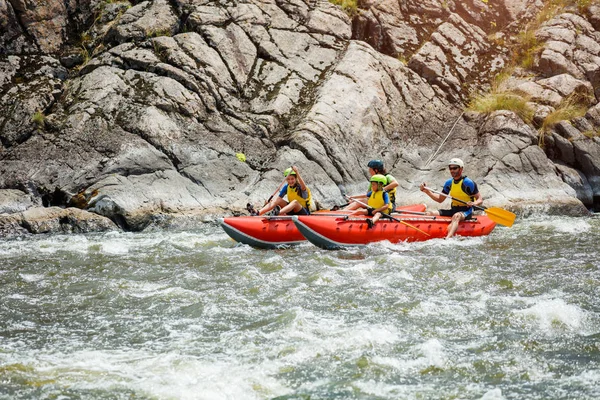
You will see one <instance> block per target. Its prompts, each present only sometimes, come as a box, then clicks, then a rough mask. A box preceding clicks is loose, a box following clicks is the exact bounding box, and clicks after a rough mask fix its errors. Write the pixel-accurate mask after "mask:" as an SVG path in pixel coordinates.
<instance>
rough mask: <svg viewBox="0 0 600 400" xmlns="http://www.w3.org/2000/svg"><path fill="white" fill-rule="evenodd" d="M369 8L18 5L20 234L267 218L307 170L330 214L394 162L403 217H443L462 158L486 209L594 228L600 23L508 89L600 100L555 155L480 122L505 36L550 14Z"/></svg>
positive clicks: (14, 25) (519, 130) (2, 150)
mask: <svg viewBox="0 0 600 400" xmlns="http://www.w3.org/2000/svg"><path fill="white" fill-rule="evenodd" d="M361 7H362V9H361V11H360V12H359V13H358V15H356V16H354V17H352V18H350V17H349V16H348V15H346V14H345V13H344V12H343V11H342V10H341V9H340V8H338V7H337V6H335V5H333V4H331V3H329V2H327V1H322V0H285V1H283V0H241V1H235V2H234V1H227V0H219V1H209V0H170V1H169V0H147V1H132V2H128V1H117V2H106V1H103V0H52V1H49V2H47V3H46V4H45V5H43V6H36V7H30V4H29V2H28V0H0V27H1V28H2V30H1V32H0V111H1V112H0V143H1V145H0V189H1V190H7V191H6V192H5V194H4V195H0V210H4V211H2V212H4V213H6V215H4V216H3V217H2V218H3V219H2V221H4V222H2V224H3V226H4V228H2V229H3V230H2V229H0V231H2V232H9V231H10V230H11V229H12V231H14V232H17V233H18V232H22V231H23V230H26V231H28V232H53V231H61V232H62V231H77V230H78V229H81V230H82V231H89V230H104V229H113V228H115V227H116V226H119V227H121V228H123V229H128V230H143V229H145V228H147V227H149V226H156V225H158V226H168V227H174V226H178V225H177V224H178V223H177V221H182V222H181V224H180V226H190V225H191V224H193V223H195V222H197V221H202V220H209V219H212V218H213V217H214V216H215V215H219V214H223V213H231V212H237V211H239V210H242V209H244V208H245V205H246V203H247V202H252V203H255V204H258V203H262V202H264V200H265V199H266V198H268V197H269V195H270V194H271V193H272V192H273V190H274V189H275V188H276V187H277V186H278V185H279V183H280V182H281V179H282V171H283V170H284V169H285V168H287V167H289V166H290V165H298V166H299V168H300V169H301V171H302V173H303V176H304V177H305V179H306V181H307V183H308V185H309V186H310V187H311V189H312V191H313V195H314V197H315V198H316V200H317V201H318V202H319V203H320V204H321V205H323V206H325V207H327V206H331V205H333V204H335V203H338V204H339V203H343V202H345V201H344V200H343V198H342V196H341V190H340V187H342V188H345V189H347V190H348V191H350V192H352V191H362V190H364V182H365V179H366V178H367V175H368V173H367V171H366V167H365V165H366V163H367V162H368V161H369V160H370V159H374V158H381V159H383V160H384V161H385V163H386V166H387V167H388V170H390V171H391V172H392V173H393V174H394V175H395V176H396V178H398V180H399V182H400V187H401V191H400V194H399V202H400V203H403V204H406V203H412V202H423V201H425V200H426V197H424V196H423V195H422V193H420V192H419V191H418V189H417V188H418V185H419V183H420V182H422V181H426V182H429V183H430V184H432V185H436V186H437V185H441V184H442V183H443V181H444V180H445V179H447V171H446V169H445V162H446V160H447V159H449V158H451V157H461V158H463V159H464V160H465V161H466V164H467V167H466V171H465V172H466V174H467V175H469V176H470V177H472V178H473V179H474V180H475V181H476V182H478V184H479V186H480V187H481V190H482V193H483V194H484V198H485V199H486V204H493V205H500V206H505V207H509V208H513V209H523V210H539V211H545V212H568V213H571V214H577V213H583V212H585V206H587V207H591V206H592V205H593V204H594V201H595V199H596V198H600V178H599V176H600V147H598V146H600V143H599V141H600V139H598V138H597V137H593V138H592V137H588V136H590V135H587V134H584V133H589V132H592V131H594V130H595V129H598V128H600V111H599V109H598V108H597V106H596V103H597V101H596V96H597V94H598V90H599V87H600V69H599V68H600V45H598V43H599V39H600V32H598V31H596V28H595V26H596V25H598V23H597V21H599V20H600V17H598V18H596V17H595V15H600V12H597V11H594V10H595V9H594V8H593V7H590V11H589V12H588V13H587V14H586V15H578V14H573V13H571V12H565V13H563V14H560V15H558V16H557V17H555V18H553V19H552V20H551V21H548V22H547V23H546V24H544V25H543V26H542V27H541V28H540V29H539V30H538V32H537V33H536V35H537V37H538V38H539V40H540V41H541V42H543V43H544V48H543V50H541V52H540V54H539V57H538V58H537V60H536V63H535V65H534V67H533V69H534V71H535V73H536V75H535V77H533V78H532V77H531V76H528V75H527V74H525V73H522V74H515V76H514V77H512V78H511V79H510V80H509V81H507V86H510V87H509V89H510V90H519V91H521V92H525V93H527V94H528V95H529V96H530V100H531V101H532V102H533V103H534V104H535V106H536V107H537V108H536V110H537V111H536V112H538V114H539V115H542V114H540V113H543V112H545V113H546V114H548V113H550V112H552V110H554V109H555V108H556V107H558V106H559V105H560V104H561V101H563V99H565V98H568V97H569V96H571V95H572V94H573V93H584V94H585V95H586V96H588V97H589V98H590V99H591V100H590V103H589V106H590V109H589V111H588V114H587V115H586V116H585V117H583V118H581V120H580V121H579V122H578V123H572V124H569V123H566V122H565V123H564V124H563V125H568V126H569V128H566V127H562V128H561V125H557V126H556V127H555V128H553V131H552V132H551V133H550V134H549V135H548V137H547V143H548V146H547V147H546V148H545V149H542V148H540V147H539V146H538V133H537V131H536V129H535V127H533V126H531V125H528V124H527V123H525V122H523V121H522V120H521V119H520V118H519V117H517V116H516V115H515V114H514V113H512V112H508V111H497V112H495V113H493V114H490V115H487V116H469V115H466V116H465V117H463V116H461V114H462V111H463V109H464V106H465V104H466V102H467V101H468V99H469V96H470V95H471V94H472V93H473V92H474V91H477V90H485V89H486V88H488V87H489V84H490V80H491V79H492V78H493V75H494V73H495V72H498V71H501V70H502V69H503V68H504V67H505V66H506V64H507V62H508V61H509V54H510V53H509V51H508V45H504V46H503V45H501V44H499V41H498V40H491V39H490V37H491V35H492V34H497V32H502V31H503V30H505V31H506V32H514V31H517V30H518V29H519V27H520V26H522V25H520V24H523V23H524V21H526V20H527V19H528V18H531V17H532V15H534V14H535V12H537V11H538V10H539V7H540V4H539V1H538V2H536V1H531V0H504V1H500V2H494V3H493V4H492V2H490V3H489V4H488V3H483V2H481V1H476V0H469V1H466V2H453V1H444V2H442V1H438V0H426V1H419V2H417V1H413V0H408V1H389V0H381V1H379V0H370V1H365V2H363V3H361ZM490 21H493V24H491V22H490ZM492 31H493V32H492ZM507 34H508V33H507ZM544 107H545V108H544ZM455 122H457V124H456V127H455V130H454V132H453V134H452V136H450V138H449V139H448V141H447V142H446V143H445V145H444V146H443V148H442V150H441V151H440V152H439V153H438V155H437V156H436V157H435V158H434V159H433V160H432V161H431V163H429V165H426V164H427V163H426V161H427V159H428V158H429V157H430V156H431V155H432V154H433V153H434V152H435V150H436V149H437V148H438V146H439V145H440V144H441V142H442V140H443V139H444V138H445V136H446V134H447V133H448V131H449V129H450V128H451V127H452V126H453V124H454V123H455ZM573 130H574V131H573ZM577 133H578V134H577ZM563 139H564V140H563ZM236 153H243V154H244V155H245V156H246V161H245V162H241V161H240V160H239V159H238V158H237V157H236ZM9 191H10V192H9ZM0 193H2V192H1V191H0ZM584 203H585V206H584ZM56 207H59V208H56ZM59 210H63V211H59ZM28 212H30V213H31V214H32V215H31V216H29V214H26V213H28ZM64 213H67V214H64ZM82 213H85V214H82ZM63 214H64V215H63ZM90 215H91V216H95V217H98V218H100V219H98V220H96V219H94V218H92V217H90ZM44 218H45V220H46V221H47V223H46V225H43V223H42V222H39V221H43V220H44ZM103 218H104V219H103ZM78 219H79V220H80V221H92V222H89V223H88V222H85V223H83V222H82V224H80V225H78V224H77V223H76V222H73V221H77V220H78ZM23 221H38V222H35V223H34V222H23ZM60 221H63V222H60ZM69 221H71V222H69ZM107 221H108V222H107ZM11 227H12V228H11Z"/></svg>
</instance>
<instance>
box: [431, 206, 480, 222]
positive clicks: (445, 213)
mask: <svg viewBox="0 0 600 400" xmlns="http://www.w3.org/2000/svg"><path fill="white" fill-rule="evenodd" d="M459 212H461V213H463V214H464V216H465V219H471V218H473V207H469V206H458V207H452V208H451V209H449V210H439V213H440V215H441V216H442V217H451V216H453V215H454V214H456V213H459Z"/></svg>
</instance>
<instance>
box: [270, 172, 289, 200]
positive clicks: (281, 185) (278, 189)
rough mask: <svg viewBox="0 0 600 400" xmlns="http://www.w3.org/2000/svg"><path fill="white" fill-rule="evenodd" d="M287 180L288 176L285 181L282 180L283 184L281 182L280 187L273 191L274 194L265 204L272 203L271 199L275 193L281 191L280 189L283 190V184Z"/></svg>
mask: <svg viewBox="0 0 600 400" xmlns="http://www.w3.org/2000/svg"><path fill="white" fill-rule="evenodd" d="M286 181H287V177H285V178H283V181H282V182H281V184H279V187H278V188H277V190H275V191H274V192H273V194H272V195H271V196H270V197H269V200H267V202H266V203H265V204H267V203H270V202H271V200H272V199H273V196H275V195H276V194H277V192H279V191H280V190H281V188H282V187H283V184H284V183H285V182H286Z"/></svg>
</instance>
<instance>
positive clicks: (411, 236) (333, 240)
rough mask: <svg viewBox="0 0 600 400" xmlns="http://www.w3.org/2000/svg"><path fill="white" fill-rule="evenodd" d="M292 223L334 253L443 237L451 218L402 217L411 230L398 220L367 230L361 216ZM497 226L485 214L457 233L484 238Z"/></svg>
mask: <svg viewBox="0 0 600 400" xmlns="http://www.w3.org/2000/svg"><path fill="white" fill-rule="evenodd" d="M293 221H294V224H296V227H297V228H298V230H299V231H300V233H302V235H304V237H305V238H306V239H308V241H310V242H311V243H312V244H314V245H315V246H318V247H320V248H322V249H326V250H334V249H340V248H344V247H349V246H362V245H367V244H369V243H373V242H380V241H384V240H387V241H389V242H391V243H399V242H417V241H424V240H428V239H435V238H444V237H446V234H447V228H448V225H449V224H450V221H451V218H447V217H435V218H433V217H428V218H427V217H415V218H402V221H404V222H405V223H406V224H410V225H412V227H411V226H408V225H406V224H403V223H401V222H398V221H393V220H383V219H381V220H379V222H377V224H375V226H374V227H373V228H371V229H367V228H368V225H367V221H366V218H360V217H359V218H355V217H346V216H344V217H337V218H332V217H329V218H324V217H320V216H318V215H315V216H312V217H310V218H307V217H305V216H294V217H293ZM495 226H496V223H495V222H494V221H492V220H491V219H489V218H488V217H487V216H485V215H480V216H477V217H476V218H475V219H473V220H469V221H463V222H461V223H460V225H459V227H458V230H457V231H456V234H457V235H460V236H485V235H488V234H489V233H490V232H491V231H492V230H493V229H494V227H495ZM415 228H417V229H415ZM419 231H422V232H419ZM423 232H425V233H427V235H426V234H425V233H423Z"/></svg>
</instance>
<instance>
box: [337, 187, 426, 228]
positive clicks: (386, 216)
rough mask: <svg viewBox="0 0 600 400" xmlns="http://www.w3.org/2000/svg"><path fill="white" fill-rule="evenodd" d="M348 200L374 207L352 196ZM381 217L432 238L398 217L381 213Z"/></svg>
mask: <svg viewBox="0 0 600 400" xmlns="http://www.w3.org/2000/svg"><path fill="white" fill-rule="evenodd" d="M346 198H347V199H348V200H350V201H355V202H357V203H358V204H360V205H361V206H364V207H367V208H372V207H370V206H369V205H368V204H365V203H363V202H362V201H360V200H356V199H352V198H350V196H346ZM381 216H382V217H384V218H389V219H391V220H394V221H396V222H400V223H401V224H403V225H406V226H408V227H410V228H413V229H414V230H416V231H418V232H421V233H422V234H424V235H426V236H431V235H430V234H429V233H427V232H425V231H422V230H420V229H419V228H417V227H416V226H414V225H411V224H409V223H408V222H404V221H402V220H401V219H398V218H396V217H392V216H391V215H389V214H386V213H381Z"/></svg>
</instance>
